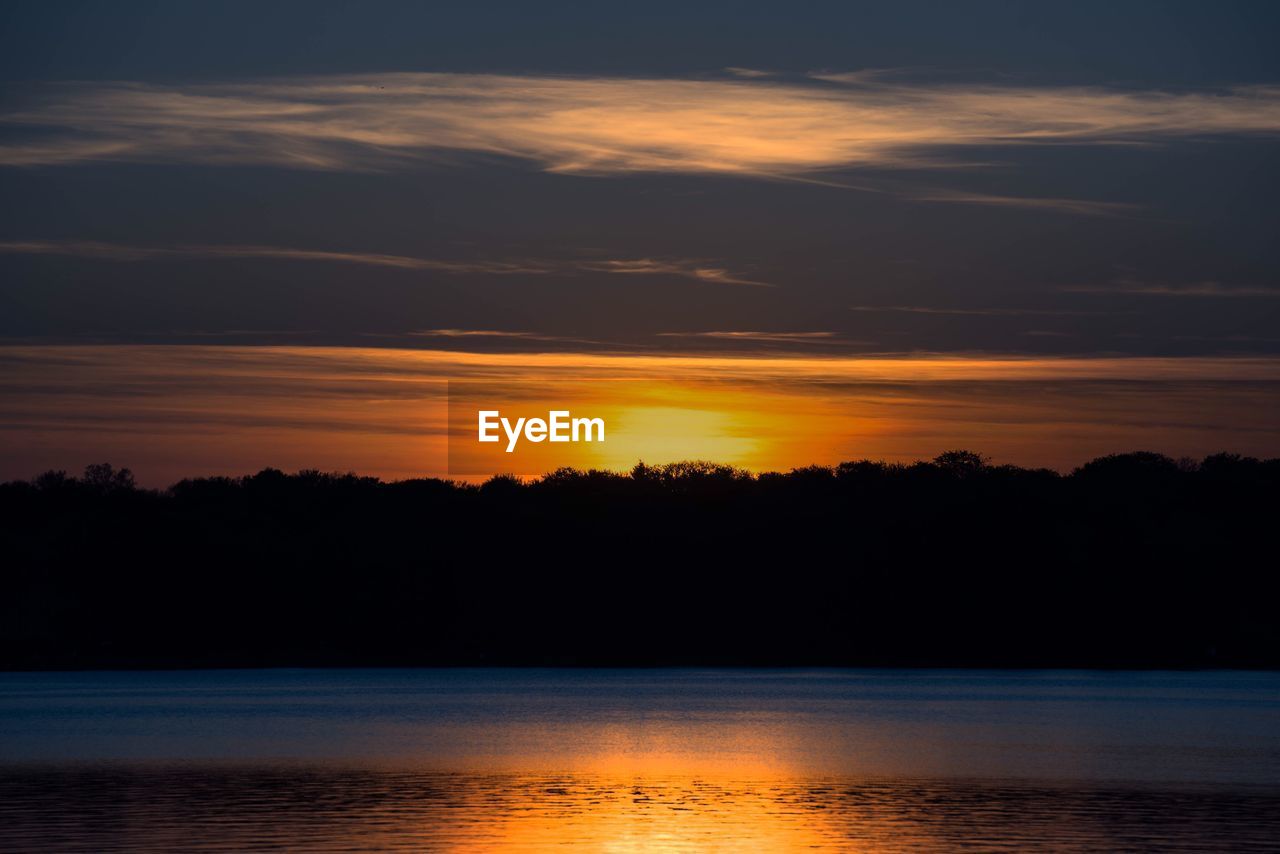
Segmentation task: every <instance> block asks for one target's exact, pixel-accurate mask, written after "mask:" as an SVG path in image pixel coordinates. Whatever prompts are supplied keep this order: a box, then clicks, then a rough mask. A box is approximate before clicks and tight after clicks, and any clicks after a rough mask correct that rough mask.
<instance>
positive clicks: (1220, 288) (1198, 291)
mask: <svg viewBox="0 0 1280 854" xmlns="http://www.w3.org/2000/svg"><path fill="white" fill-rule="evenodd" d="M1062 290H1064V291H1067V292H1069V293H1077V294H1126V295H1129V294H1132V295H1136V296H1152V297H1226V298H1242V297H1244V298H1263V299H1270V298H1280V288H1261V287H1254V286H1251V285H1223V284H1221V283H1219V282H1199V283H1197V284H1190V285H1162V284H1145V283H1143V282H1135V281H1132V280H1129V279H1121V280H1120V281H1117V282H1116V283H1115V284H1113V285H1072V286H1068V287H1065V288H1063V289H1062Z"/></svg>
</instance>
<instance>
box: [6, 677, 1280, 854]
mask: <svg viewBox="0 0 1280 854" xmlns="http://www.w3.org/2000/svg"><path fill="white" fill-rule="evenodd" d="M566 846H578V847H580V848H581V849H583V850H592V851H621V852H626V851H636V852H640V851H646V852H651V851H703V850H750V851H770V850H794V849H818V850H822V849H826V850H874V851H898V850H902V851H919V850H938V849H972V850H983V851H991V850H1002V849H1006V850H1018V851H1026V850H1053V851H1115V850H1118V849H1126V850H1143V849H1152V850H1163V851H1183V850H1185V851H1193V850H1273V851H1274V850H1278V849H1280V674H1276V673H1252V672H1204V673H1169V672H1160V673H1145V672H1144V673H1134V672H1106V673H1095V672H1077V671H1042V672H1018V671H964V670H866V671H846V670H815V671H796V670H776V671H775V670H717V671H701V670H632V671H627V670H554V669H552V670H261V671H182V672H105V673H6V674H0V850H5V851H25V850H30V851H94V852H106V851H172V850H184V851H192V850H196V851H203V850H226V851H246V850H273V849H275V850H279V849H286V848H287V849H292V850H351V849H368V848H376V849H383V850H386V849H392V850H395V849H400V850H431V851H487V850H493V849H495V848H505V849H509V850H527V851H537V850H543V849H549V848H557V849H560V848H564V847H566Z"/></svg>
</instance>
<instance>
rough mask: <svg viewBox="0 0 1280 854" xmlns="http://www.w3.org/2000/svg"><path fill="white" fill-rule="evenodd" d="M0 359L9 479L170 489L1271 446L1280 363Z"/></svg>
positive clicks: (173, 356)
mask: <svg viewBox="0 0 1280 854" xmlns="http://www.w3.org/2000/svg"><path fill="white" fill-rule="evenodd" d="M0 364H4V365H5V366H6V371H5V374H6V377H7V378H6V379H5V381H4V388H5V394H4V395H3V398H2V401H0V421H2V423H4V424H5V425H6V430H5V431H4V434H3V435H4V437H5V438H4V445H3V451H2V452H0V476H2V477H4V478H5V479H9V478H18V477H30V476H32V475H34V474H36V473H38V472H40V471H43V470H45V469H48V468H69V469H71V470H75V469H77V468H79V467H80V466H83V465H84V464H87V463H90V462H98V461H109V462H111V463H112V464H114V465H117V466H129V467H131V468H133V469H134V470H135V472H136V473H137V474H138V475H139V477H140V479H141V480H142V481H143V482H145V483H149V484H153V485H164V484H167V483H169V482H172V481H174V480H176V479H179V478H181V477H186V476H192V475H202V474H244V473H251V472H254V471H257V470H259V469H261V468H263V467H267V466H274V467H278V468H283V469H285V470H294V469H299V468H318V469H324V470H339V471H348V470H352V471H357V472H359V473H362V474H370V475H377V476H380V477H383V478H407V477H417V476H448V475H450V474H452V475H470V476H476V475H480V474H491V473H494V472H496V471H513V472H518V473H537V472H541V471H546V470H549V469H552V468H555V467H557V466H560V465H573V466H578V467H584V466H598V467H606V468H614V469H626V468H629V467H630V466H631V465H633V464H634V463H635V462H636V461H637V460H639V459H644V460H645V461H646V462H649V463H661V462H666V461H670V460H675V459H687V458H703V459H713V460H716V461H720V462H726V463H731V464H734V465H739V466H743V467H746V468H750V469H753V470H769V469H787V468H790V467H793V466H800V465H807V464H810V463H822V464H834V463H837V462H840V461H842V460H849V459H861V458H872V459H887V460H899V461H902V460H913V459H920V458H929V457H932V456H934V455H936V454H937V453H939V452H940V451H942V450H946V449H948V448H955V447H964V448H970V449H973V450H977V451H979V452H981V453H984V454H987V455H989V456H991V457H992V458H993V459H994V460H995V461H996V462H998V463H1006V462H1007V463H1015V464H1019V465H1028V466H1031V465H1043V466H1050V467H1054V468H1059V469H1070V468H1071V467H1072V466H1074V465H1078V464H1080V463H1081V462H1084V461H1086V460H1088V459H1090V458H1092V457H1094V456H1099V455H1102V454H1106V453H1114V452H1118V451H1126V450H1135V449H1150V450H1156V451H1161V452H1163V453H1167V454H1170V455H1173V456H1182V455H1186V456H1193V457H1199V456H1203V455H1205V454H1208V453H1213V452H1217V451H1221V450H1229V451H1235V452H1240V453H1246V454H1251V455H1256V456H1275V455H1277V454H1280V396H1278V395H1276V394H1275V390H1276V383H1277V382H1280V361H1277V360H1274V359H1267V358H1178V359H1160V358H1115V359H1109V358H1063V359H1052V358H1040V359H1007V358H983V357H969V358H965V357H954V356H947V357H936V358H935V357H923V356H913V357H909V358H908V357H899V358H890V357H885V358H800V357H786V356H776V357H763V356H755V357H745V358H740V357H726V356H675V357H655V356H635V355H600V354H582V353H576V354H575V353H557V354H537V353H520V354H513V353H507V354H479V353H466V352H445V351H422V350H417V351H410V350H390V349H354V348H301V347H295V348H290V347H221V346H219V347H188V346H76V347H54V346H41V347H15V346H10V347H4V348H0ZM451 383H452V384H453V386H454V388H455V394H454V397H455V401H454V403H455V407H454V422H455V423H454V424H453V428H454V429H453V432H454V433H455V434H456V435H455V438H454V440H453V441H454V445H453V455H452V458H451V457H450V454H449V453H448V448H449V446H448V443H447V441H446V437H447V435H448V434H449V432H450V431H449V426H450V425H449V421H448V413H449V407H448V405H447V402H448V390H449V387H450V384H451ZM464 390H465V394H464V393H463V391H464ZM477 394H482V395H483V396H486V397H487V399H489V400H491V401H494V402H495V403H496V405H497V406H498V407H500V408H503V409H504V410H506V411H509V412H511V413H512V414H513V415H526V416H528V415H534V414H543V415H545V412H546V410H547V409H548V408H550V407H551V406H557V407H560V408H566V409H570V410H571V411H572V412H573V413H574V414H575V415H589V416H600V417H604V418H605V419H606V423H607V424H608V426H609V429H608V435H607V438H606V442H605V443H604V444H603V445H557V446H555V449H554V452H552V451H551V446H550V445H546V444H544V445H540V446H528V445H527V444H526V445H525V446H524V447H526V448H531V449H532V450H533V453H532V454H525V453H522V452H517V454H515V455H513V457H512V458H504V457H503V455H502V454H501V453H500V452H497V453H496V455H489V456H486V455H483V454H482V455H480V456H476V454H475V452H477V451H480V450H481V448H480V446H479V445H478V444H476V443H474V442H473V441H471V439H472V436H473V433H472V430H473V425H472V422H471V419H472V417H473V415H472V414H471V412H470V411H468V412H467V413H466V414H465V416H459V415H458V412H459V401H463V400H464V399H465V398H466V395H471V396H472V397H474V396H475V395H477ZM493 448H494V446H485V447H484V449H483V450H484V451H485V452H486V453H487V452H490V451H492V450H493ZM450 463H452V464H453V465H452V468H453V471H451V470H450V469H451V466H450Z"/></svg>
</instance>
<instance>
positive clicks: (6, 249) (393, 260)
mask: <svg viewBox="0 0 1280 854" xmlns="http://www.w3.org/2000/svg"><path fill="white" fill-rule="evenodd" d="M0 253H6V254H26V255H71V256H75V257H79V258H92V259H97V260H103V261H153V260H163V259H167V258H210V259H212V258H274V259H281V260H286V261H323V262H331V263H340V264H365V265H369V266H373V267H395V268H398V269H402V270H437V271H440V272H445V273H490V274H510V273H523V274H530V273H533V274H540V273H549V272H552V270H553V268H552V267H551V266H548V265H546V264H540V263H536V262H503V261H441V260H437V259H433V258H415V257H412V256H408V255H384V254H381V253H376V252H329V251H325V250H317V249H292V248H289V247H284V246H225V245H210V244H187V245H183V246H164V247H160V246H131V245H128V244H121V243H101V242H98V241H89V240H6V241H0Z"/></svg>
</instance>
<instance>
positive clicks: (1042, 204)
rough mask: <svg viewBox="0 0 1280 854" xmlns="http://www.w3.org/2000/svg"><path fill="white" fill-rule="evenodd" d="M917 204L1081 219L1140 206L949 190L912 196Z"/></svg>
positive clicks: (1122, 212) (1116, 214) (1125, 203)
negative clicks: (981, 207) (946, 204)
mask: <svg viewBox="0 0 1280 854" xmlns="http://www.w3.org/2000/svg"><path fill="white" fill-rule="evenodd" d="M911 198H913V199H915V200H917V201H921V202H951V203H954V204H961V205H987V206H990V207H1002V208H1025V209H1027V210H1039V211H1058V212H1060V213H1071V214H1082V215H1084V216H1119V215H1121V214H1125V213H1131V212H1133V211H1136V210H1139V209H1141V205H1135V204H1130V203H1128V202H1095V201H1089V200H1087V199H1059V198H1052V197H1047V198H1036V197H1033V196H997V195H991V194H988V193H968V192H958V191H951V190H932V191H929V192H927V193H920V194H918V195H913V196H911Z"/></svg>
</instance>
